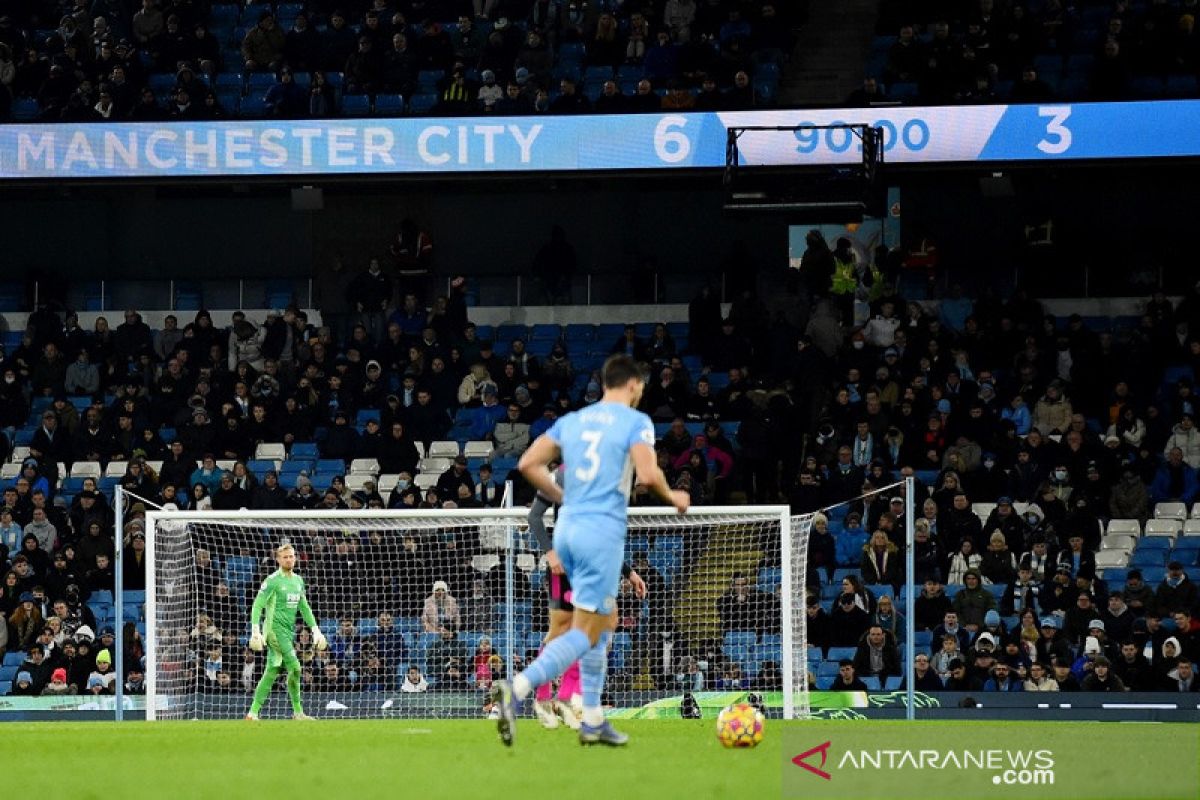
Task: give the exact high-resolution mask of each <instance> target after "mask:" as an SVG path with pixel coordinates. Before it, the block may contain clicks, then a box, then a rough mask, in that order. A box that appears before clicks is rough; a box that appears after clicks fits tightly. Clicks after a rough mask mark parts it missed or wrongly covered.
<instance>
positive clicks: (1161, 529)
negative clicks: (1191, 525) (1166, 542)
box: [1146, 518, 1183, 538]
mask: <svg viewBox="0 0 1200 800" xmlns="http://www.w3.org/2000/svg"><path fill="white" fill-rule="evenodd" d="M1182 528H1183V523H1182V522H1181V521H1180V520H1178V519H1175V518H1170V519H1152V520H1147V522H1146V535H1147V536H1169V537H1171V538H1174V537H1175V535H1176V534H1177V533H1179V531H1180V530H1181V529H1182Z"/></svg>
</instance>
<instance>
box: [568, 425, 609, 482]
mask: <svg viewBox="0 0 1200 800" xmlns="http://www.w3.org/2000/svg"><path fill="white" fill-rule="evenodd" d="M603 435H604V434H602V433H601V432H600V431H583V432H582V433H580V434H579V438H580V439H583V440H584V441H585V442H587V449H586V450H584V451H583V457H584V459H586V461H587V463H586V464H584V465H583V466H581V467H576V468H575V477H576V478H578V479H579V480H581V481H583V482H584V483H588V482H589V481H591V480H592V479H594V478H595V477H596V473H598V472H599V471H600V451H599V447H600V438H601V437H602V436H603Z"/></svg>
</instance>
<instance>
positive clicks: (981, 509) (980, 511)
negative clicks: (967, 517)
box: [971, 503, 996, 522]
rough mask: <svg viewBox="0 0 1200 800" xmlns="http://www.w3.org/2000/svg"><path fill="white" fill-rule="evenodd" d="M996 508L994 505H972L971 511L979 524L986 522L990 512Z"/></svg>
mask: <svg viewBox="0 0 1200 800" xmlns="http://www.w3.org/2000/svg"><path fill="white" fill-rule="evenodd" d="M995 508H996V504H995V503H972V504H971V510H972V511H974V512H975V516H977V517H979V521H980V522H987V519H988V517H989V516H991V514H992V511H993V510H994V509H995Z"/></svg>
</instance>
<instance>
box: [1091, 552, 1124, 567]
mask: <svg viewBox="0 0 1200 800" xmlns="http://www.w3.org/2000/svg"><path fill="white" fill-rule="evenodd" d="M1128 563H1129V554H1128V553H1127V552H1125V551H1124V550H1101V551H1100V552H1099V553H1097V554H1096V569H1108V568H1109V567H1124V566H1126V565H1127V564H1128Z"/></svg>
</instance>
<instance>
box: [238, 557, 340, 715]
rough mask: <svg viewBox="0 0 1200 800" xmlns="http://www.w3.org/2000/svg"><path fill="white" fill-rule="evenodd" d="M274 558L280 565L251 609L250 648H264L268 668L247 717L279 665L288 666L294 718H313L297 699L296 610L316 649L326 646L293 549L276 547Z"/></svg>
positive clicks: (268, 690) (267, 692)
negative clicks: (264, 627)
mask: <svg viewBox="0 0 1200 800" xmlns="http://www.w3.org/2000/svg"><path fill="white" fill-rule="evenodd" d="M275 562H276V563H277V564H279V569H277V570H275V571H274V572H272V573H271V574H270V575H268V576H267V579H266V580H264V581H263V583H262V586H261V587H259V590H258V596H256V597H255V598H254V606H253V607H252V608H251V609H250V631H251V632H250V649H251V650H254V651H256V652H257V651H261V650H262V649H263V647H264V645H265V646H266V648H267V668H266V670H265V671H264V672H263V676H262V678H261V679H260V680H259V682H258V686H257V687H256V688H255V690H254V702H252V703H251V704H250V711H249V713H247V714H246V719H248V720H257V719H258V713H259V711H261V710H262V707H263V703H265V702H267V698H268V697H269V696H270V695H271V688H272V687H273V686H274V685H275V679H276V678H277V677H279V668H280V667H287V691H288V697H290V698H291V700H292V718H293V719H312V718H311V717H309V716H308V715H307V714H305V713H304V706H303V705H302V704H301V702H300V659H299V658H297V657H296V649H295V647H293V646H292V639H293V637H295V635H296V612H297V611H299V612H300V615H301V616H302V617H304V624H305V625H307V626H308V627H309V629H310V630H311V631H312V637H313V644H314V645H315V646H316V648H317V649H318V650H324V649H325V648H326V647H328V646H329V645H328V643H327V642H326V641H325V635H324V634H322V633H321V629H320V628H318V627H317V620H316V618H315V617H313V613H312V608H311V607H309V605H308V598H306V597H305V596H304V579H303V578H301V577H300V576H299V575H297V574H296V573H295V572H294V570H295V568H296V550H295V548H293V547H292V546H291V545H290V544H282V545H280V546H279V547H277V548H276V549H275ZM264 612H265V616H266V625H267V633H266V635H265V636H264V635H263V632H262V627H261V626H260V625H259V618H260V617H261V616H263V614H264Z"/></svg>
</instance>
